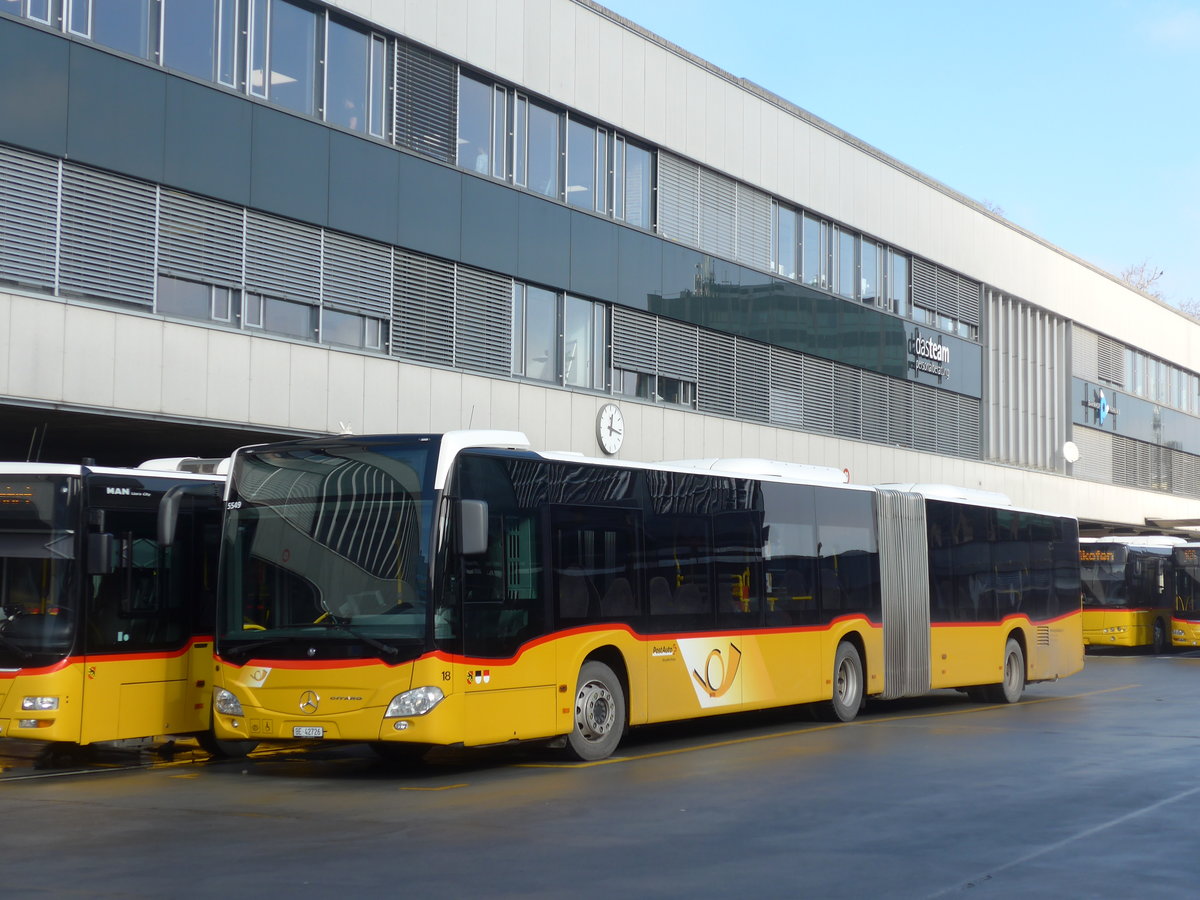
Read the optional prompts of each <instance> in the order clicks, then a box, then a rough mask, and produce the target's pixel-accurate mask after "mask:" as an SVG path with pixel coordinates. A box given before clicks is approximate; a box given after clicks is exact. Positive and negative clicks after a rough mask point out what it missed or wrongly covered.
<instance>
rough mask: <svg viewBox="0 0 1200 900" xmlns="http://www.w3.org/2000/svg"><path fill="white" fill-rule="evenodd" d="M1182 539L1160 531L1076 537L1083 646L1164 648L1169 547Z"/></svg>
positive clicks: (1169, 602)
mask: <svg viewBox="0 0 1200 900" xmlns="http://www.w3.org/2000/svg"><path fill="white" fill-rule="evenodd" d="M1182 543H1183V539H1182V538H1177V537H1167V536H1163V535H1138V536H1128V537H1105V538H1080V539H1079V569H1080V577H1081V579H1082V582H1083V642H1084V644H1086V645H1087V646H1089V647H1150V648H1151V649H1152V650H1153V651H1154V652H1155V653H1162V652H1163V651H1164V650H1167V649H1169V648H1170V646H1171V612H1172V609H1173V607H1174V605H1175V604H1174V602H1173V601H1174V590H1175V574H1174V564H1173V562H1172V551H1173V548H1175V547H1176V546H1177V545H1179V544H1182Z"/></svg>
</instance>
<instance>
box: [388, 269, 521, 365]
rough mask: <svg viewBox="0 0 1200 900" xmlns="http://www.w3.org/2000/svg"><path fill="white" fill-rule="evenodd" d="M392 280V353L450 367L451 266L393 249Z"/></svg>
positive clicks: (452, 304)
mask: <svg viewBox="0 0 1200 900" xmlns="http://www.w3.org/2000/svg"><path fill="white" fill-rule="evenodd" d="M394 279H395V282H394V283H395V287H394V291H395V302H394V306H393V313H392V353H393V354H395V355H396V356H403V357H407V358H409V359H416V360H421V361H422V362H429V363H436V364H438V365H444V366H449V365H453V364H454V265H453V264H452V263H448V262H445V261H444V260H440V259H434V258H433V257H429V256H422V255H420V254H417V253H409V252H407V251H405V250H396V255H395V268H394ZM506 365H507V362H506Z"/></svg>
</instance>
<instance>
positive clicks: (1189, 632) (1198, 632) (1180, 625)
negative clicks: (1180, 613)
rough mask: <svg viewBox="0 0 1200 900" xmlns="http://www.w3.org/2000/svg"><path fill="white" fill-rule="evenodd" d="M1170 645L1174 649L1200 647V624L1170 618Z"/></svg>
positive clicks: (1191, 620)
mask: <svg viewBox="0 0 1200 900" xmlns="http://www.w3.org/2000/svg"><path fill="white" fill-rule="evenodd" d="M1171 644H1172V645H1173V646H1175V647H1200V622H1198V621H1196V620H1194V619H1179V618H1172V619H1171Z"/></svg>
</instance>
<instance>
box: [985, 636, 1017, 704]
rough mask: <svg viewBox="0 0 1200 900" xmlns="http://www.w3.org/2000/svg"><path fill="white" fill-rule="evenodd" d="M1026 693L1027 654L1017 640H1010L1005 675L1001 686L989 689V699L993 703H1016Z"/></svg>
mask: <svg viewBox="0 0 1200 900" xmlns="http://www.w3.org/2000/svg"><path fill="white" fill-rule="evenodd" d="M1023 693H1025V652H1024V651H1023V650H1022V649H1021V644H1020V643H1019V642H1018V641H1017V639H1016V638H1009V639H1008V643H1007V644H1006V645H1005V647H1004V674H1003V676H1002V680H1001V682H1000V683H999V684H994V685H991V686H990V687H989V688H988V689H987V699H989V700H991V701H992V702H993V703H1016V702H1017V701H1018V700H1020V699H1021V695H1022V694H1023Z"/></svg>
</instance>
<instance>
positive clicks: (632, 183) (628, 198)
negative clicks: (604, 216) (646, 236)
mask: <svg viewBox="0 0 1200 900" xmlns="http://www.w3.org/2000/svg"><path fill="white" fill-rule="evenodd" d="M651 161H652V157H651V155H650V151H649V150H647V149H646V148H644V147H638V146H636V145H635V144H631V143H628V142H626V144H625V221H626V222H628V223H629V224H630V225H635V226H637V227H638V228H645V229H649V228H650V189H651V186H652V181H651V179H652V177H653V175H652V171H651ZM617 183H618V184H620V182H617Z"/></svg>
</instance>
